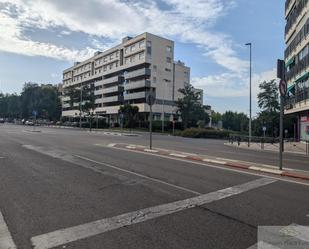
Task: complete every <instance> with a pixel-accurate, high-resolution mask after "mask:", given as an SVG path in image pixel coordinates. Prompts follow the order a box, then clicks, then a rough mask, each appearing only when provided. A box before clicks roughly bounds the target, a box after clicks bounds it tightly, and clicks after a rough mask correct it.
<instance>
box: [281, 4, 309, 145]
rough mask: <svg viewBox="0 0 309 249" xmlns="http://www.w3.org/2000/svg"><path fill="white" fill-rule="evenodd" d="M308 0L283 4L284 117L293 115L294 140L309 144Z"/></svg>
mask: <svg viewBox="0 0 309 249" xmlns="http://www.w3.org/2000/svg"><path fill="white" fill-rule="evenodd" d="M308 2H309V0H286V2H285V18H286V26H285V42H286V49H285V65H286V80H287V83H288V97H287V99H286V105H285V114H286V115H287V114H296V115H297V117H298V122H297V136H298V138H299V139H301V140H309V39H308V38H309V37H308V35H309V3H308Z"/></svg>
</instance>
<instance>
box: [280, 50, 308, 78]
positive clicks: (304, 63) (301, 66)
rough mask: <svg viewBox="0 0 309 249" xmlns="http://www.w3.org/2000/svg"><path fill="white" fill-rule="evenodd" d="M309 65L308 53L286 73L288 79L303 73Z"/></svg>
mask: <svg viewBox="0 0 309 249" xmlns="http://www.w3.org/2000/svg"><path fill="white" fill-rule="evenodd" d="M308 67H309V54H307V55H306V56H305V57H304V58H303V59H302V60H301V61H299V62H298V63H297V64H296V65H295V66H294V67H292V68H291V69H290V71H289V72H287V73H286V80H287V81H289V80H291V79H293V78H294V77H295V76H296V75H299V74H300V73H302V72H303V71H304V70H305V69H306V68H308Z"/></svg>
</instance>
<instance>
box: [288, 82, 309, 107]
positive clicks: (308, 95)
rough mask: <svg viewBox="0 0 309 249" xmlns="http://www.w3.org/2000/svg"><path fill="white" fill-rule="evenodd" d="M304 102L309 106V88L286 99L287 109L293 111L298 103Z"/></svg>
mask: <svg viewBox="0 0 309 249" xmlns="http://www.w3.org/2000/svg"><path fill="white" fill-rule="evenodd" d="M302 102H303V104H304V105H307V104H309V87H307V88H304V89H302V90H300V91H298V92H297V93H296V94H295V95H294V96H290V97H287V98H286V99H285V109H286V110H291V109H293V108H295V106H296V105H297V104H298V103H302Z"/></svg>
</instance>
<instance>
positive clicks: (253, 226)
mask: <svg viewBox="0 0 309 249" xmlns="http://www.w3.org/2000/svg"><path fill="white" fill-rule="evenodd" d="M198 208H200V209H202V210H204V211H208V212H211V213H213V214H216V215H219V216H222V217H224V218H227V219H229V220H232V221H235V222H238V223H240V224H243V225H245V226H248V227H250V228H253V229H257V226H255V225H252V224H250V223H247V222H245V221H242V220H239V219H237V218H233V217H231V216H228V215H226V214H223V213H220V212H217V211H214V210H211V209H210V208H207V207H205V206H198Z"/></svg>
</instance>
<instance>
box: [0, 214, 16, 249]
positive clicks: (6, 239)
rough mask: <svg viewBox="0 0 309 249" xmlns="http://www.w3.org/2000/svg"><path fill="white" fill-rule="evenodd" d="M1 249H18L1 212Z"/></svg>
mask: <svg viewBox="0 0 309 249" xmlns="http://www.w3.org/2000/svg"><path fill="white" fill-rule="evenodd" d="M0 249H16V245H15V243H14V241H13V239H12V236H11V234H10V232H9V229H8V227H7V225H6V223H5V221H4V218H3V215H2V213H1V212H0Z"/></svg>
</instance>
